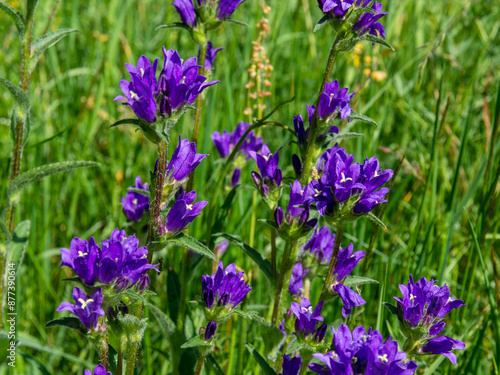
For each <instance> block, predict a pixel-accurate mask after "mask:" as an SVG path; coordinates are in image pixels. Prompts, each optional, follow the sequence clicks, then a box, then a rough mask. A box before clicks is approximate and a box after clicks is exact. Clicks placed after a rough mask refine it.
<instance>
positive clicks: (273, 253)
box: [271, 228, 277, 281]
mask: <svg viewBox="0 0 500 375" xmlns="http://www.w3.org/2000/svg"><path fill="white" fill-rule="evenodd" d="M276 252H277V249H276V229H274V228H271V271H272V274H273V280H274V281H276Z"/></svg>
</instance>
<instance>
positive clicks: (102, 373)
mask: <svg viewBox="0 0 500 375" xmlns="http://www.w3.org/2000/svg"><path fill="white" fill-rule="evenodd" d="M84 375H112V374H111V372H109V371H106V368H105V367H104V366H103V365H99V366H97V367H96V368H95V369H94V372H93V373H92V371H90V370H85V373H84Z"/></svg>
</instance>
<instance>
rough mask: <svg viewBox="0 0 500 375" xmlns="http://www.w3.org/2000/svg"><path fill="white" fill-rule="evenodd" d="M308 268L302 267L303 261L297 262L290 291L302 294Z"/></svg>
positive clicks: (297, 294)
mask: <svg viewBox="0 0 500 375" xmlns="http://www.w3.org/2000/svg"><path fill="white" fill-rule="evenodd" d="M308 272H309V270H308V269H303V268H302V263H295V265H294V266H293V270H292V278H291V280H290V286H289V287H288V291H289V292H290V293H291V294H292V295H295V296H300V295H301V294H302V289H303V288H304V277H305V276H306V275H307V274H308Z"/></svg>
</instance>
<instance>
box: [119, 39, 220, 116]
mask: <svg viewBox="0 0 500 375" xmlns="http://www.w3.org/2000/svg"><path fill="white" fill-rule="evenodd" d="M163 55H164V64H163V69H162V71H161V73H160V76H159V79H158V80H157V79H156V69H157V66H158V59H156V60H155V61H154V62H153V64H151V62H150V61H149V60H148V59H147V57H145V56H141V57H140V58H139V61H138V62H137V67H134V66H133V65H131V64H127V65H126V67H127V70H128V71H129V74H130V77H131V82H128V81H126V80H122V81H121V83H120V85H121V88H122V91H123V93H124V95H125V96H122V95H120V96H117V97H116V98H115V99H114V100H115V101H116V100H122V101H125V102H126V103H127V104H128V105H129V106H130V107H131V108H132V110H133V111H134V113H135V114H136V116H137V117H139V118H140V119H142V120H143V121H145V122H147V123H154V122H156V121H157V118H158V116H161V117H171V116H172V113H173V112H174V111H176V110H179V109H180V108H182V107H184V106H186V105H191V104H193V102H194V101H195V99H196V98H197V97H198V95H200V94H201V92H202V91H203V90H204V89H205V88H207V87H209V86H212V85H214V84H216V83H217V82H219V81H210V82H205V81H206V78H205V77H204V76H202V75H199V74H198V69H199V68H200V66H199V65H197V59H196V57H191V58H189V59H187V60H186V61H184V62H182V60H181V58H180V56H179V53H178V52H177V51H175V50H167V49H166V48H165V47H163Z"/></svg>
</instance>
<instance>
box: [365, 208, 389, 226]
mask: <svg viewBox="0 0 500 375" xmlns="http://www.w3.org/2000/svg"><path fill="white" fill-rule="evenodd" d="M366 216H368V219H370V220H371V221H373V222H374V223H375V224H377V225H380V226H381V227H382V228H384V229H387V227H386V226H385V224H384V223H383V222H382V220H380V219H379V218H378V217H376V216H375V215H374V214H372V213H371V212H368V213H367V214H366Z"/></svg>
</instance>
